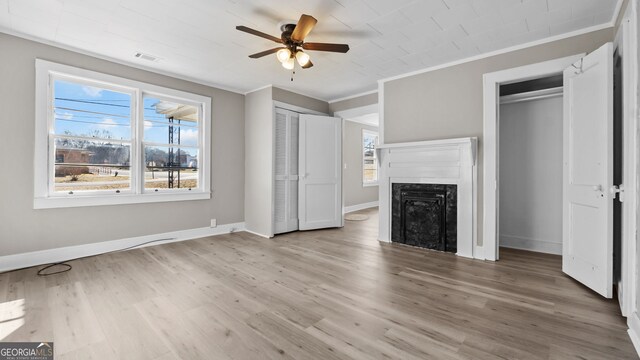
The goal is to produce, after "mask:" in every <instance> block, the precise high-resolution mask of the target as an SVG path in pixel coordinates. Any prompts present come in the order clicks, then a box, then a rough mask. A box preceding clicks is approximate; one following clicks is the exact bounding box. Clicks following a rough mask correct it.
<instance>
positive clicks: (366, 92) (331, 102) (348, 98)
mask: <svg viewBox="0 0 640 360" xmlns="http://www.w3.org/2000/svg"><path fill="white" fill-rule="evenodd" d="M377 92H378V89H376V90H370V91H365V92H361V93H357V94H353V95H349V96H344V97H340V98H336V99H333V100H329V101H328V102H329V104H333V103H337V102H339V101H345V100H351V99H355V98H358V97H361V96H366V95H371V94H375V93H377Z"/></svg>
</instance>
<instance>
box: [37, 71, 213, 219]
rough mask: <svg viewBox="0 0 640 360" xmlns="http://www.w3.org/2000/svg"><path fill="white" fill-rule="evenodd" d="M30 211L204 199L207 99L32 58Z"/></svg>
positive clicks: (206, 192)
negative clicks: (33, 120)
mask: <svg viewBox="0 0 640 360" xmlns="http://www.w3.org/2000/svg"><path fill="white" fill-rule="evenodd" d="M36 79H37V80H36V168H35V170H36V171H35V175H36V178H35V200H34V207H35V208H50V207H69V206H93V205H109V204H125V203H140V202H157V201H174V200H196V199H208V198H210V196H211V195H210V193H211V191H210V185H209V184H210V172H209V171H208V166H207V164H208V158H209V156H208V154H209V152H210V151H209V149H210V144H209V141H210V136H209V135H208V131H207V130H209V129H210V120H209V119H210V115H209V114H210V107H211V99H210V98H207V97H203V96H200V95H195V94H190V93H185V92H182V91H177V90H173V89H168V88H162V87H158V86H154V85H150V84H145V83H141V82H136V81H132V80H128V79H123V78H118V77H114V76H110V75H105V74H100V73H96V72H92V71H88V70H83V69H77V68H73V67H70V66H65V65H60V64H55V63H51V62H47V61H42V60H37V61H36Z"/></svg>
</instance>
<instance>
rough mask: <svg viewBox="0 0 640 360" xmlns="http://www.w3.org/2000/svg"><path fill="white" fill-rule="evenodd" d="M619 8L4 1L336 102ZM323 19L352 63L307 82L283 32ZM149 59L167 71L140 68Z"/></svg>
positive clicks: (200, 75) (325, 65) (66, 36)
mask: <svg viewBox="0 0 640 360" xmlns="http://www.w3.org/2000/svg"><path fill="white" fill-rule="evenodd" d="M616 3H617V0H393V1H391V0H262V1H260V0H128V1H125V0H121V1H115V0H110V1H106V0H0V30H1V29H2V28H4V29H5V30H6V31H7V32H10V33H16V34H24V35H27V36H29V37H35V38H39V39H43V40H46V41H49V42H53V43H57V44H62V45H65V46H68V47H72V48H77V49H80V50H83V51H87V52H91V53H95V54H98V55H101V56H105V57H109V58H113V59H116V60H119V61H124V62H129V63H132V64H137V65H139V66H144V67H148V68H153V69H156V70H158V71H161V72H166V73H170V74H175V75H178V76H182V77H185V78H189V79H195V80H197V81H199V82H203V83H208V84H217V85H219V86H222V87H224V88H228V89H233V90H237V91H239V92H246V91H249V90H252V89H256V88H259V87H262V86H265V85H268V84H273V85H275V86H280V87H283V88H286V89H290V90H293V91H298V92H300V93H303V94H307V95H310V96H314V97H317V98H320V99H324V100H331V99H336V98H340V97H343V96H347V95H351V94H355V93H359V92H363V91H368V90H373V89H375V88H376V87H377V84H376V81H377V80H379V79H381V78H386V77H390V76H395V75H399V74H403V73H407V72H410V71H414V70H418V69H422V68H426V67H430V66H436V65H439V64H442V63H447V62H450V61H455V60H459V59H463V58H466V57H470V56H474V55H478V54H482V53H486V52H490V51H494V50H498V49H502V48H506V47H510V46H513V45H518V44H523V43H527V42H531V41H534V40H539V39H543V38H546V37H550V36H554V35H559V34H563V33H567V32H571V31H575V30H580V29H583V28H587V27H591V26H594V25H599V24H604V23H609V22H611V20H612V18H613V15H614V11H615V8H616ZM302 13H306V14H310V15H313V16H314V17H316V18H317V19H318V25H317V26H316V28H315V29H314V31H313V32H312V33H311V34H310V35H309V36H308V37H307V41H311V42H337V43H348V44H349V45H350V47H351V50H350V51H349V52H348V53H347V54H333V53H320V52H309V53H310V54H311V56H312V61H313V62H314V64H315V66H314V67H313V68H311V69H308V70H298V71H297V73H296V76H295V81H294V82H291V81H290V76H291V73H290V72H289V71H287V70H285V69H283V68H282V67H281V66H280V64H279V63H278V62H277V60H276V58H275V55H272V56H267V57H264V58H262V59H258V60H253V59H249V58H248V57H247V56H248V55H249V54H252V53H256V52H259V51H262V50H266V49H270V48H272V47H275V46H274V45H276V44H275V43H272V42H270V41H268V40H265V39H261V38H258V37H255V36H252V35H249V34H246V33H242V32H239V31H237V30H235V26H236V25H245V26H249V27H252V28H255V29H257V30H260V31H263V32H266V33H269V34H272V35H275V36H279V30H278V26H277V24H278V23H279V22H280V21H281V20H284V19H297V18H299V16H300V14H302ZM137 52H144V53H148V54H151V55H154V56H157V57H159V58H160V59H161V60H160V61H158V62H149V61H145V60H140V59H136V58H134V54H135V53H137Z"/></svg>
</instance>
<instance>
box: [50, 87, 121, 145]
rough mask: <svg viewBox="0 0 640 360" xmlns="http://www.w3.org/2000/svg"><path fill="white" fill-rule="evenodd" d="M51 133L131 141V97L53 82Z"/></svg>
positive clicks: (109, 91) (99, 89) (100, 89)
mask: <svg viewBox="0 0 640 360" xmlns="http://www.w3.org/2000/svg"><path fill="white" fill-rule="evenodd" d="M54 96H55V98H54V99H53V105H54V119H55V122H54V133H55V134H57V135H73V136H85V137H95V138H102V139H120V140H130V139H131V96H130V95H129V94H126V93H121V92H117V91H112V90H107V89H102V88H98V87H93V86H87V85H83V84H81V83H74V82H69V81H62V80H55V82H54Z"/></svg>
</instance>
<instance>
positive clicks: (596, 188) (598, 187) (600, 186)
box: [591, 185, 602, 191]
mask: <svg viewBox="0 0 640 360" xmlns="http://www.w3.org/2000/svg"><path fill="white" fill-rule="evenodd" d="M591 188H592V189H593V191H602V185H593V186H592V187H591Z"/></svg>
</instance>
